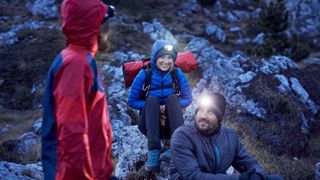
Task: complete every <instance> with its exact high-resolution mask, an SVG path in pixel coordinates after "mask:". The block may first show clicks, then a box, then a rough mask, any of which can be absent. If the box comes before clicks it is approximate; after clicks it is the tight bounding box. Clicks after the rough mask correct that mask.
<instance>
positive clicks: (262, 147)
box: [224, 110, 320, 180]
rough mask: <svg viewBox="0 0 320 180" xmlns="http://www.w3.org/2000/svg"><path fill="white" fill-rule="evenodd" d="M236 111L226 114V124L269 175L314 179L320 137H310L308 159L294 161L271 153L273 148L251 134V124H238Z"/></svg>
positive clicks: (319, 157) (318, 157)
mask: <svg viewBox="0 0 320 180" xmlns="http://www.w3.org/2000/svg"><path fill="white" fill-rule="evenodd" d="M235 112H236V111H233V110H229V111H228V112H227V113H226V114H227V116H226V119H228V120H226V121H225V122H224V124H225V125H226V126H229V127H232V128H234V129H236V131H237V132H238V134H239V136H240V139H241V142H242V144H243V145H244V146H245V148H246V149H247V150H248V151H249V153H250V154H251V155H252V156H254V157H255V158H256V159H257V161H258V162H259V164H260V165H261V166H262V167H263V169H264V170H265V172H267V174H276V175H281V176H283V177H284V178H285V179H290V180H300V179H314V173H315V164H316V163H317V162H319V161H320V143H319V142H320V135H313V136H311V137H310V142H309V146H310V150H309V151H310V153H309V156H308V157H304V158H298V159H297V160H294V159H293V157H290V156H288V155H281V156H279V155H276V154H274V153H272V152H270V149H272V148H273V147H272V146H271V145H269V144H266V143H265V142H262V141H261V140H260V139H257V137H255V136H253V135H252V133H251V132H250V129H251V128H252V125H251V124H241V125H239V124H238V123H235V122H236V119H237V118H238V117H237V116H238V115H237V114H236V113H235Z"/></svg>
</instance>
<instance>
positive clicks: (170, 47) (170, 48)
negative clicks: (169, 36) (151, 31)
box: [164, 44, 173, 51]
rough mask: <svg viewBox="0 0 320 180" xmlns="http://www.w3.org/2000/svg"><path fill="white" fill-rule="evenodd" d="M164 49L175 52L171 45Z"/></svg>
mask: <svg viewBox="0 0 320 180" xmlns="http://www.w3.org/2000/svg"><path fill="white" fill-rule="evenodd" d="M164 49H165V50H167V51H172V50H173V46H172V45H170V44H167V45H165V46H164Z"/></svg>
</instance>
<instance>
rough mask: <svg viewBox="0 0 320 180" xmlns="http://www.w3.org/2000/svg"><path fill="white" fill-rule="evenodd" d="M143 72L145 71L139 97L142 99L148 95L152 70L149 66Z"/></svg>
mask: <svg viewBox="0 0 320 180" xmlns="http://www.w3.org/2000/svg"><path fill="white" fill-rule="evenodd" d="M144 72H145V73H146V79H145V81H144V84H143V86H142V94H141V97H142V98H143V99H146V98H147V97H148V95H149V90H150V86H151V78H152V70H151V68H149V67H147V68H146V69H145V70H144Z"/></svg>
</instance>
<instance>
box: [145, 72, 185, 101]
mask: <svg viewBox="0 0 320 180" xmlns="http://www.w3.org/2000/svg"><path fill="white" fill-rule="evenodd" d="M145 73H146V80H145V81H144V84H143V86H142V92H141V95H140V97H142V98H143V99H146V98H147V97H148V95H149V91H150V90H158V89H161V88H150V86H151V79H152V70H151V69H150V68H149V66H148V68H146V69H145ZM170 75H171V78H172V85H168V86H165V87H162V88H172V89H173V91H174V93H175V94H176V95H177V96H178V97H179V96H180V84H179V82H178V69H177V67H174V68H173V70H171V71H170Z"/></svg>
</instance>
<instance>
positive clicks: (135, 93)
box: [128, 40, 192, 110]
mask: <svg viewBox="0 0 320 180" xmlns="http://www.w3.org/2000/svg"><path fill="white" fill-rule="evenodd" d="M165 45H166V42H165V41H161V40H160V41H156V42H155V44H154V45H153V47H152V52H151V61H150V66H151V70H152V79H151V87H150V88H151V89H153V88H157V89H156V90H150V91H149V96H156V97H158V98H159V101H160V104H161V105H163V104H165V102H166V99H167V97H168V96H169V95H171V94H174V90H173V88H161V87H165V86H168V85H172V78H171V75H170V72H163V71H161V70H160V69H159V68H158V67H157V65H156V62H155V55H156V53H157V52H158V51H159V50H160V49H162V48H163V47H164V46H165ZM177 76H178V82H179V84H180V92H181V94H180V106H181V107H182V108H184V107H187V106H188V105H189V104H191V102H192V95H191V90H190V87H189V84H188V81H187V79H186V77H185V76H184V74H183V72H182V70H181V69H180V68H178V72H177ZM145 80H146V72H145V70H144V69H142V70H141V71H140V72H139V74H138V75H137V76H136V78H135V79H134V81H133V83H132V86H131V89H130V94H129V97H128V105H129V106H130V107H132V108H134V109H138V110H141V109H143V107H144V104H145V100H144V99H143V97H141V93H142V87H143V84H144V82H145Z"/></svg>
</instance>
